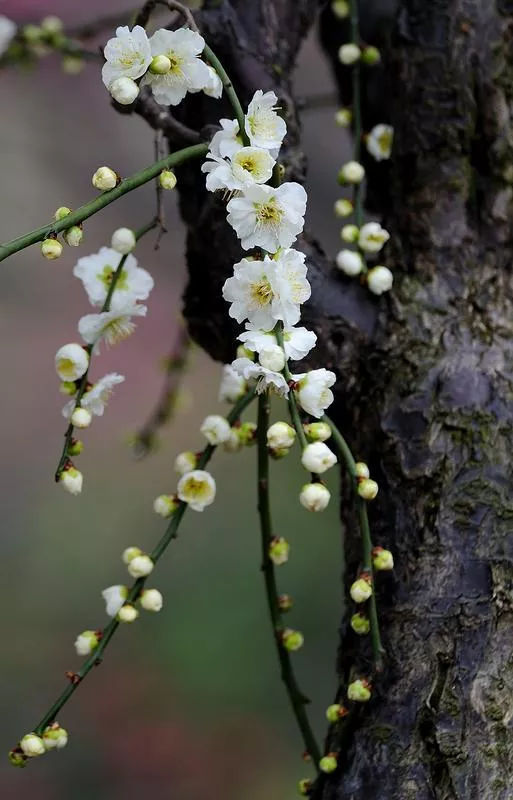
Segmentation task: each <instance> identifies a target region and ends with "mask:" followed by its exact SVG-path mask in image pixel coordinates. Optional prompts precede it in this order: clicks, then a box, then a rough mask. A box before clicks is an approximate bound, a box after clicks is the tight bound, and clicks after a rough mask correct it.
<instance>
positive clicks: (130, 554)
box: [121, 546, 143, 565]
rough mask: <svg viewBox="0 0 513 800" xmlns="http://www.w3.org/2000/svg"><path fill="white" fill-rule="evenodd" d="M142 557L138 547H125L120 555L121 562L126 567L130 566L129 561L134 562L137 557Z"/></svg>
mask: <svg viewBox="0 0 513 800" xmlns="http://www.w3.org/2000/svg"><path fill="white" fill-rule="evenodd" d="M142 555H143V551H142V550H141V548H140V547H134V546H132V547H127V548H126V549H125V550H123V552H122V554H121V559H122V561H123V564H127V565H128V564H130V562H131V561H133V560H134V558H137V556H142Z"/></svg>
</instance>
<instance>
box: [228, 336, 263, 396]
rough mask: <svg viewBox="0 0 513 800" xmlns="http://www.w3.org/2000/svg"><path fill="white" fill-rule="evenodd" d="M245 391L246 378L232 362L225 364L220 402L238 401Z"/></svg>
mask: <svg viewBox="0 0 513 800" xmlns="http://www.w3.org/2000/svg"><path fill="white" fill-rule="evenodd" d="M273 338H274V337H273ZM245 391H246V381H245V380H244V378H243V377H242V376H241V375H239V373H238V372H235V370H234V368H233V367H232V365H231V364H225V365H224V367H223V376H222V378H221V385H220V387H219V402H220V403H223V402H224V403H236V402H237V400H239V398H241V397H242V395H243V394H244V392H245Z"/></svg>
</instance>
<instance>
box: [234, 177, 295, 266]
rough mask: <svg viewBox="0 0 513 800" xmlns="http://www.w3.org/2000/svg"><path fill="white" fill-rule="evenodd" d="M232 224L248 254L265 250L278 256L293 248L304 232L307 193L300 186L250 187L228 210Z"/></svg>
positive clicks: (290, 184) (284, 184)
mask: <svg viewBox="0 0 513 800" xmlns="http://www.w3.org/2000/svg"><path fill="white" fill-rule="evenodd" d="M226 209H227V211H228V217H227V219H228V222H229V223H230V225H231V226H232V228H233V229H234V230H235V233H236V234H237V236H238V237H239V239H240V240H241V245H242V248H243V249H244V250H250V249H251V248H253V247H261V248H262V249H263V250H267V251H268V252H269V253H276V252H277V250H279V249H280V248H283V247H290V246H291V245H292V243H293V242H294V241H295V240H296V238H297V237H298V235H299V234H300V233H301V231H302V230H303V225H304V215H305V209H306V192H305V190H304V188H303V187H302V186H300V184H299V183H282V185H281V186H279V187H278V188H275V187H273V186H260V185H257V184H255V185H253V186H248V187H247V188H246V189H245V190H244V191H243V192H242V194H241V195H240V196H239V197H233V198H232V199H231V200H230V202H229V203H228V205H227V206H226Z"/></svg>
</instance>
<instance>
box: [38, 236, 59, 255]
mask: <svg viewBox="0 0 513 800" xmlns="http://www.w3.org/2000/svg"><path fill="white" fill-rule="evenodd" d="M41 255H43V256H44V257H45V258H48V259H49V260H50V261H53V260H54V259H56V258H59V257H60V256H61V255H62V244H61V243H60V242H59V240H58V239H53V238H52V237H49V238H48V239H45V240H44V241H43V242H41Z"/></svg>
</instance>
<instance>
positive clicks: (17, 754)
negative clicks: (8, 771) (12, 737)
mask: <svg viewBox="0 0 513 800" xmlns="http://www.w3.org/2000/svg"><path fill="white" fill-rule="evenodd" d="M9 762H10V763H11V764H12V766H13V767H26V766H27V756H26V755H24V754H23V753H22V752H21V749H20V748H18V747H17V748H15V749H14V750H10V751H9Z"/></svg>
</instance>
